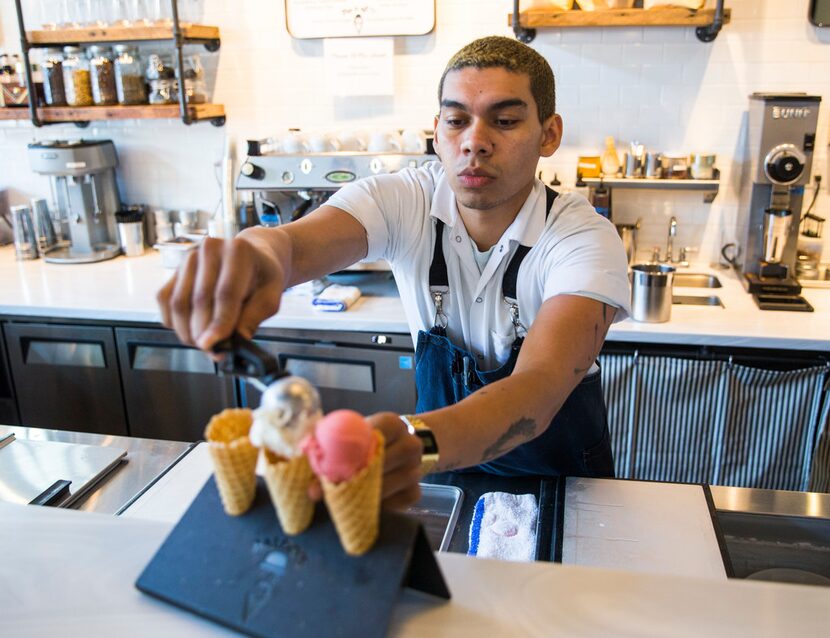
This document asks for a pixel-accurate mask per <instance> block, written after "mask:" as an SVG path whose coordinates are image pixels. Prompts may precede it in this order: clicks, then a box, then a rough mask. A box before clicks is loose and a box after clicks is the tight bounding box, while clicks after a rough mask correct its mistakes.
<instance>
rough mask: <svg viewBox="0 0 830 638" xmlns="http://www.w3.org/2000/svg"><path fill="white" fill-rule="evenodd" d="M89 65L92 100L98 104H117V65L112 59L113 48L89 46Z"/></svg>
mask: <svg viewBox="0 0 830 638" xmlns="http://www.w3.org/2000/svg"><path fill="white" fill-rule="evenodd" d="M89 67H90V82H91V83H92V101H93V102H94V103H95V104H97V105H98V106H110V105H112V104H117V103H118V96H117V94H116V92H115V65H114V63H113V61H112V49H110V48H109V47H105V46H92V47H89Z"/></svg>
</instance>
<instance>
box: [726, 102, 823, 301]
mask: <svg viewBox="0 0 830 638" xmlns="http://www.w3.org/2000/svg"><path fill="white" fill-rule="evenodd" d="M749 98H750V106H749V117H748V126H747V144H748V154H747V156H746V161H745V163H744V166H743V178H742V183H741V192H740V197H739V204H738V206H739V208H738V220H739V222H738V228H737V238H738V241H739V242H740V243H741V246H742V250H741V254H740V256H739V257H738V260H737V263H738V266H739V269H740V272H741V275H742V277H741V280H742V282H743V284H744V287H745V288H746V289H747V291H748V292H749V293H751V294H752V295H753V297H754V299H755V301H756V303H757V304H758V307H759V308H761V309H762V310H799V311H807V312H811V311H812V310H813V308H812V306H810V304H809V303H808V302H807V301H806V300H805V299H804V298H803V297H801V296H800V293H801V284H799V282H798V280H797V279H796V278H795V265H796V243H797V240H798V227H799V222H800V219H801V205H802V199H803V196H804V186H805V185H806V184H808V183H809V180H810V170H811V166H812V161H813V149H814V147H815V140H816V126H817V123H818V109H819V104H820V102H821V97H819V96H817V95H807V94H805V93H753V94H752V95H750V96H749Z"/></svg>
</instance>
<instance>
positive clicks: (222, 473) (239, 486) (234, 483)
mask: <svg viewBox="0 0 830 638" xmlns="http://www.w3.org/2000/svg"><path fill="white" fill-rule="evenodd" d="M252 422H253V416H252V414H251V411H250V410H246V409H228V410H223V411H222V412H220V413H219V414H217V415H216V416H214V417H213V418H212V419H211V420H210V422H209V423H208V424H207V427H206V428H205V439H207V442H208V450H209V451H210V457H211V459H213V467H214V470H215V474H216V485H217V487H218V488H219V497H220V498H221V499H222V506H223V507H224V508H225V512H226V513H227V514H230V515H231V516H239V515H240V514H244V513H245V512H246V511H248V508H249V507H251V503H253V500H254V494H255V492H256V462H257V455H258V454H259V450H258V448H256V447H254V445H253V444H252V443H251V441H250V439H249V438H248V432H249V431H250V430H251V423H252Z"/></svg>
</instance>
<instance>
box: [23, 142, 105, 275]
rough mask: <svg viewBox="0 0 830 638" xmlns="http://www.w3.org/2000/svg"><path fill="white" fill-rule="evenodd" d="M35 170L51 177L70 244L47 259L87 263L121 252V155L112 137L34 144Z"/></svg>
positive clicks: (31, 156)
mask: <svg viewBox="0 0 830 638" xmlns="http://www.w3.org/2000/svg"><path fill="white" fill-rule="evenodd" d="M28 150H29V164H30V165H31V167H32V170H33V171H34V172H36V173H39V174H40V175H47V176H48V177H49V178H50V185H51V187H52V201H53V202H55V205H56V206H57V209H58V212H59V215H60V227H61V230H62V231H63V234H64V237H68V238H69V245H68V246H62V247H59V248H56V249H54V250H51V251H49V252H48V253H47V254H46V255H45V256H44V259H45V260H46V261H48V262H53V263H59V264H87V263H92V262H96V261H104V260H106V259H112V258H113V257H115V256H117V255H119V254H120V253H121V248H120V247H119V243H118V232H117V228H116V222H115V213H116V212H117V211H118V210H119V209H120V208H121V198H120V197H119V195H118V185H117V183H116V181H115V167H116V166H117V165H118V158H117V157H116V154H115V147H114V146H113V143H112V142H111V141H109V140H76V141H71V142H66V141H58V140H50V141H44V142H35V143H33V144H29V148H28Z"/></svg>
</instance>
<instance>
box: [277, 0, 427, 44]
mask: <svg viewBox="0 0 830 638" xmlns="http://www.w3.org/2000/svg"><path fill="white" fill-rule="evenodd" d="M285 24H286V27H287V28H288V32H289V33H290V34H291V35H292V36H293V37H295V38H300V39H304V38H349V37H366V36H375V35H423V34H425V33H429V32H430V31H432V30H433V29H434V28H435V0H285Z"/></svg>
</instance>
